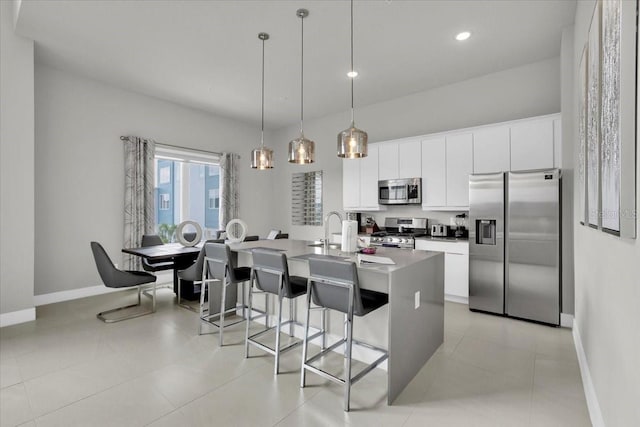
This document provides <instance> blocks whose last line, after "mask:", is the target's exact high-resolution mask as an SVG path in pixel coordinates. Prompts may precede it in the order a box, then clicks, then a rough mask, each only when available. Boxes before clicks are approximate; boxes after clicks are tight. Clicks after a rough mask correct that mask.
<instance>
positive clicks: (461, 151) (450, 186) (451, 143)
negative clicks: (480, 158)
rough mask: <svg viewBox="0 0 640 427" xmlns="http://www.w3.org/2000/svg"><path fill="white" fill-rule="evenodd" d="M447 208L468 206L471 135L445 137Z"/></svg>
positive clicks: (471, 149)
mask: <svg viewBox="0 0 640 427" xmlns="http://www.w3.org/2000/svg"><path fill="white" fill-rule="evenodd" d="M446 149H447V162H446V163H447V206H449V207H455V206H460V207H463V208H464V207H467V208H468V206H469V175H470V174H472V173H473V134H471V133H461V134H454V135H447V136H446Z"/></svg>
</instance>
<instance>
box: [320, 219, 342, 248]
mask: <svg viewBox="0 0 640 427" xmlns="http://www.w3.org/2000/svg"><path fill="white" fill-rule="evenodd" d="M333 215H335V216H337V217H338V220H339V221H340V224H342V215H340V212H338V211H331V212H329V213H328V214H327V215H325V217H324V253H325V254H328V253H329V219H330V218H331V217H332V216H333Z"/></svg>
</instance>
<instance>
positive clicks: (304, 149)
mask: <svg viewBox="0 0 640 427" xmlns="http://www.w3.org/2000/svg"><path fill="white" fill-rule="evenodd" d="M296 16H297V17H298V18H300V24H301V25H300V28H301V34H302V37H301V38H300V40H301V55H300V137H299V138H296V139H293V140H291V141H290V142H289V163H298V164H308V163H313V162H314V161H315V145H316V143H315V142H313V141H312V140H310V139H307V138H305V137H304V129H303V124H304V18H306V17H307V16H309V11H308V10H307V9H298V10H297V11H296Z"/></svg>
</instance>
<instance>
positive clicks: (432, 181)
mask: <svg viewBox="0 0 640 427" xmlns="http://www.w3.org/2000/svg"><path fill="white" fill-rule="evenodd" d="M445 144H446V141H445V137H444V136H443V137H437V138H429V139H424V140H422V206H423V207H425V208H433V207H442V206H446V205H447V172H446V159H447V154H446V148H445Z"/></svg>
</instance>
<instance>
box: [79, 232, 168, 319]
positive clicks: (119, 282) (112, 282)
mask: <svg viewBox="0 0 640 427" xmlns="http://www.w3.org/2000/svg"><path fill="white" fill-rule="evenodd" d="M91 251H92V252H93V258H94V259H95V262H96V267H97V268H98V273H99V274H100V278H101V279H102V282H103V283H104V285H105V286H106V287H108V288H131V287H134V286H137V287H138V303H137V304H131V305H127V306H124V307H118V308H114V309H111V310H106V311H102V312H100V313H98V314H97V315H96V317H97V318H98V319H100V320H102V321H103V322H105V323H114V322H119V321H121V320H126V319H133V318H135V317H140V316H145V315H147V314H151V313H155V311H156V283H155V282H156V276H154V275H153V274H150V273H147V272H145V271H128V270H127V271H125V270H119V269H117V268H116V266H115V265H113V262H112V261H111V258H109V255H107V252H106V251H105V250H104V248H103V247H102V245H101V244H100V243H98V242H91ZM144 285H149V286H153V297H152V303H151V304H152V308H151V310H148V311H144V312H137V313H134V314H130V315H128V316H123V317H119V318H116V319H108V318H106V317H105V315H106V314H110V313H114V312H116V311H121V310H125V309H128V308H133V307H138V306H140V305H141V299H140V293H141V291H142V287H143V286H144Z"/></svg>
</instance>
